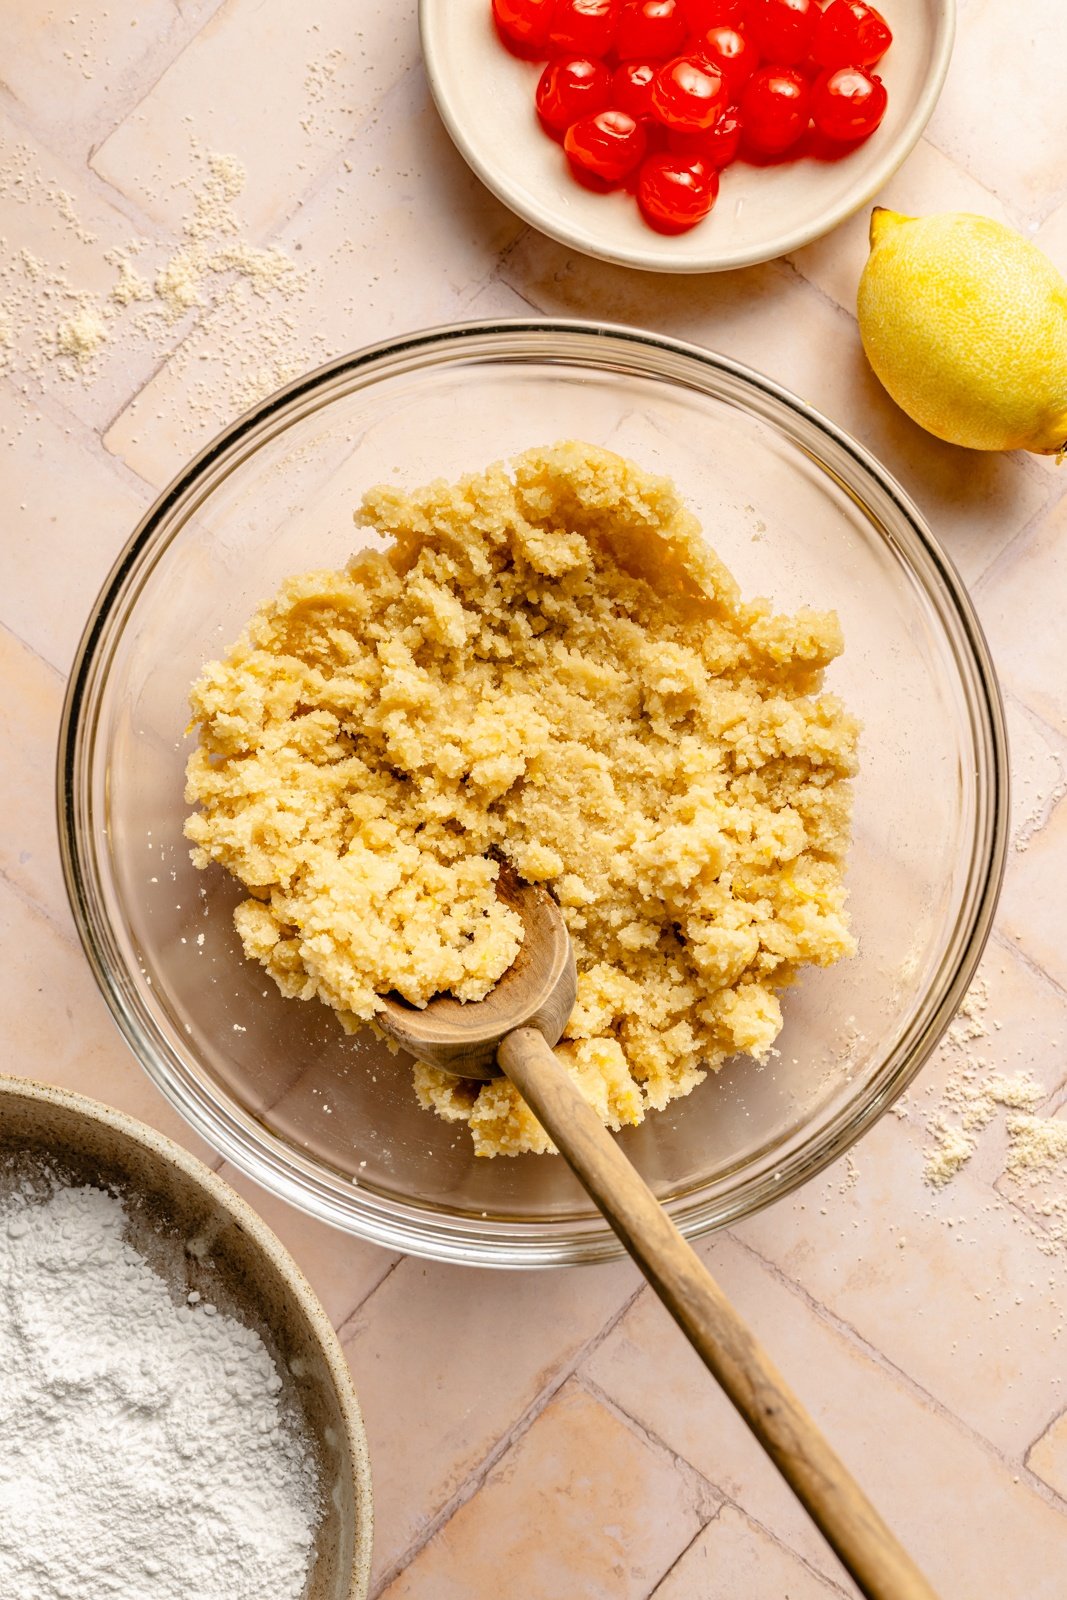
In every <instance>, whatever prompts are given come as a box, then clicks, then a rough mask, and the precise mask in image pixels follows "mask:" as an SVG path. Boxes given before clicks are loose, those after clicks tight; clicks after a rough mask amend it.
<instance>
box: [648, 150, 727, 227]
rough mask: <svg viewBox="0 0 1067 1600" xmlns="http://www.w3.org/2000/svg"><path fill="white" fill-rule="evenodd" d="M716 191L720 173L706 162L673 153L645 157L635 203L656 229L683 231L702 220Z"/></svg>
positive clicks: (666, 152) (698, 158)
mask: <svg viewBox="0 0 1067 1600" xmlns="http://www.w3.org/2000/svg"><path fill="white" fill-rule="evenodd" d="M718 193H719V174H718V173H717V172H716V171H715V168H714V167H713V166H711V165H710V164H709V163H708V162H706V161H702V160H701V159H700V157H699V156H697V157H695V158H691V157H687V156H679V155H672V153H671V152H670V151H669V150H662V151H658V152H657V153H656V154H655V155H651V156H648V157H646V159H645V161H644V163H643V164H642V167H641V171H640V173H639V175H638V179H637V203H638V205H639V206H640V207H641V215H642V216H643V217H644V219H645V221H646V222H647V223H648V224H649V225H650V226H651V227H653V228H655V229H656V230H657V232H659V233H684V232H685V231H686V229H687V228H692V227H695V226H696V224H697V223H698V222H702V221H703V220H704V218H705V217H706V216H707V214H708V212H709V211H710V210H711V208H712V206H713V205H714V204H715V201H716V198H717V196H718Z"/></svg>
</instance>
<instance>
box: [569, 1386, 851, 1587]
mask: <svg viewBox="0 0 1067 1600" xmlns="http://www.w3.org/2000/svg"><path fill="white" fill-rule="evenodd" d="M578 1382H579V1383H580V1384H581V1385H582V1387H583V1388H585V1389H587V1390H588V1391H589V1393H590V1394H592V1395H593V1396H594V1397H595V1398H596V1399H597V1400H599V1401H601V1402H602V1404H604V1405H605V1406H606V1407H607V1408H608V1409H609V1410H611V1411H614V1412H617V1413H618V1414H619V1415H620V1416H622V1417H625V1419H626V1420H627V1422H629V1423H630V1424H631V1425H632V1426H633V1427H634V1428H635V1429H636V1431H637V1432H638V1433H639V1434H640V1435H641V1436H642V1437H643V1438H645V1439H647V1440H649V1442H650V1443H652V1444H655V1445H657V1446H658V1447H659V1448H660V1449H661V1450H665V1451H666V1453H667V1454H668V1455H669V1456H670V1457H671V1459H672V1460H673V1461H675V1462H676V1463H677V1464H678V1465H679V1466H681V1467H684V1468H685V1469H686V1471H687V1472H691V1473H693V1474H695V1475H696V1477H697V1478H698V1479H699V1480H700V1481H701V1483H703V1484H704V1485H706V1487H707V1488H708V1489H710V1490H711V1492H712V1493H713V1494H714V1495H715V1496H716V1498H717V1499H718V1500H719V1501H720V1504H719V1507H718V1509H717V1510H716V1512H715V1515H714V1516H713V1517H709V1519H708V1521H707V1522H706V1523H705V1525H704V1527H705V1528H708V1527H710V1526H711V1524H712V1523H713V1522H714V1521H715V1520H716V1519H717V1518H718V1516H719V1515H720V1513H721V1512H722V1510H723V1508H724V1507H725V1506H732V1507H733V1509H734V1510H735V1511H737V1512H739V1513H740V1514H741V1516H743V1517H745V1518H746V1519H747V1521H749V1522H752V1523H754V1524H755V1526H756V1527H757V1528H759V1529H760V1530H761V1531H762V1532H763V1533H765V1534H766V1535H767V1537H768V1538H769V1539H771V1540H773V1542H774V1543H775V1544H776V1545H777V1546H778V1547H779V1549H781V1550H785V1551H786V1552H787V1553H788V1554H789V1555H791V1556H793V1557H794V1559H795V1560H797V1561H799V1562H801V1563H802V1565H803V1566H805V1567H806V1568H807V1569H808V1571H809V1572H811V1573H812V1574H813V1575H814V1576H815V1577H817V1578H818V1579H819V1580H820V1581H821V1582H824V1583H825V1584H826V1585H827V1586H828V1587H830V1588H832V1589H833V1591H834V1592H835V1593H839V1594H841V1595H842V1596H843V1600H852V1597H851V1596H850V1595H849V1593H848V1591H847V1590H844V1589H841V1588H840V1587H839V1586H838V1585H836V1584H835V1582H834V1580H833V1579H832V1578H830V1577H829V1576H828V1575H827V1574H826V1573H824V1572H821V1571H820V1570H819V1569H818V1568H817V1567H813V1566H812V1564H811V1562H810V1561H809V1560H808V1559H807V1557H806V1556H804V1555H803V1554H802V1553H801V1551H799V1550H797V1549H795V1548H794V1547H793V1546H792V1545H791V1544H787V1543H786V1542H785V1541H784V1540H783V1539H782V1538H781V1537H780V1536H779V1535H778V1534H776V1533H775V1532H774V1531H773V1530H772V1529H771V1528H769V1527H767V1525H766V1523H764V1522H762V1521H761V1520H760V1518H759V1517H757V1516H755V1515H754V1513H753V1512H751V1511H750V1510H749V1509H748V1508H747V1507H746V1506H745V1505H744V1504H743V1503H742V1502H741V1501H740V1500H738V1499H736V1497H735V1496H734V1495H731V1494H729V1493H728V1492H727V1491H726V1490H725V1489H723V1488H721V1487H720V1485H719V1484H717V1483H713V1482H712V1480H711V1479H710V1478H709V1477H708V1476H707V1474H706V1473H704V1472H702V1471H701V1470H700V1468H699V1467H696V1466H694V1465H693V1463H692V1462H691V1461H690V1460H689V1458H688V1457H687V1456H684V1455H682V1454H681V1452H680V1451H678V1450H675V1449H674V1447H673V1446H672V1445H670V1444H668V1443H667V1441H666V1440H665V1439H663V1438H662V1437H661V1436H660V1435H659V1434H658V1433H657V1432H656V1430H655V1429H654V1428H650V1427H649V1426H648V1424H647V1423H645V1422H642V1421H641V1420H640V1419H639V1418H638V1417H635V1416H634V1415H633V1414H632V1412H630V1411H628V1410H627V1409H626V1406H625V1405H624V1404H623V1403H622V1401H620V1400H616V1399H614V1398H613V1397H612V1396H611V1395H609V1394H608V1393H607V1392H606V1390H604V1389H602V1388H601V1386H600V1384H598V1383H597V1382H596V1380H595V1379H594V1378H590V1377H588V1376H587V1375H585V1374H583V1373H579V1374H578ZM709 1382H710V1383H713V1384H714V1383H715V1380H714V1378H710V1377H709ZM715 1386H716V1388H719V1386H718V1385H717V1384H716V1385H715ZM719 1392H720V1393H723V1397H724V1398H727V1397H726V1396H725V1393H724V1391H722V1390H721V1389H719ZM728 1403H729V1402H728ZM742 1420H744V1419H743V1418H742ZM766 1461H767V1466H768V1469H769V1471H771V1472H772V1473H777V1468H776V1467H775V1466H774V1464H773V1462H772V1461H771V1459H770V1456H767V1458H766ZM783 1481H784V1480H783ZM792 1492H793V1491H792V1490H790V1493H792ZM797 1503H798V1504H799V1503H800V1502H799V1501H798V1502H797ZM813 1526H814V1524H813ZM703 1532H704V1528H701V1529H699V1530H698V1531H697V1533H696V1534H694V1536H693V1539H692V1540H691V1541H690V1545H692V1544H693V1543H695V1541H696V1539H698V1538H699V1537H700V1534H701V1533H703ZM689 1547H690V1546H687V1547H686V1549H688V1548H689ZM829 1548H830V1546H829V1544H827V1549H829ZM682 1553H683V1554H684V1553H685V1552H684V1551H683V1552H682ZM680 1559H681V1557H680V1556H679V1558H678V1560H680ZM677 1564H678V1562H677V1561H675V1562H674V1563H673V1565H672V1567H671V1569H670V1570H671V1571H673V1568H674V1566H677ZM667 1576H668V1574H667V1573H664V1576H663V1578H661V1579H660V1583H663V1582H664V1579H665V1578H666V1577H667ZM658 1587H659V1585H658V1584H657V1588H658ZM649 1600H654V1595H652V1596H650V1597H649Z"/></svg>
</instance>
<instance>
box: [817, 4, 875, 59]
mask: <svg viewBox="0 0 1067 1600" xmlns="http://www.w3.org/2000/svg"><path fill="white" fill-rule="evenodd" d="M892 43H893V35H892V33H891V32H890V30H889V24H888V23H887V22H886V20H885V18H884V17H883V16H882V14H881V12H879V11H876V10H875V9H874V7H873V6H869V5H866V4H864V0H831V3H830V5H828V6H827V8H826V10H825V11H824V12H823V13H822V15H821V17H820V18H819V21H818V26H817V27H816V29H815V39H814V42H813V43H812V47H811V54H812V58H813V60H815V61H817V62H818V64H819V66H820V67H873V66H874V65H875V63H876V62H878V61H881V59H882V57H883V56H884V55H885V53H886V51H887V50H888V49H889V46H890V45H891V44H892Z"/></svg>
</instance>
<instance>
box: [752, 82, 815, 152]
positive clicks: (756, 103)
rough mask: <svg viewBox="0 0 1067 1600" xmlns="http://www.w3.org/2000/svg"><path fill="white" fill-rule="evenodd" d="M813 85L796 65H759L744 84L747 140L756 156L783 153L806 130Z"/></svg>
mask: <svg viewBox="0 0 1067 1600" xmlns="http://www.w3.org/2000/svg"><path fill="white" fill-rule="evenodd" d="M810 113H811V88H810V87H809V85H808V82H807V79H806V78H805V77H804V75H803V73H800V72H798V71H797V70H796V68H795V67H760V68H759V70H758V71H756V72H754V73H753V74H752V76H751V78H749V80H748V82H747V83H746V84H745V87H744V92H743V93H742V95H741V116H742V118H743V119H744V125H745V142H746V144H747V145H749V146H750V147H751V148H752V150H753V151H755V153H756V154H757V155H762V156H780V155H783V154H784V153H785V151H786V150H788V149H790V147H791V146H792V145H794V144H796V142H797V140H798V139H799V138H801V136H802V135H803V134H804V133H806V132H807V127H808V119H809V116H810Z"/></svg>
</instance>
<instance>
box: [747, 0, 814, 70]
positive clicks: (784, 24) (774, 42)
mask: <svg viewBox="0 0 1067 1600" xmlns="http://www.w3.org/2000/svg"><path fill="white" fill-rule="evenodd" d="M821 17H822V13H821V11H820V10H819V7H818V4H817V3H816V0H752V4H751V9H750V11H749V32H750V33H751V34H752V37H753V38H754V39H755V41H756V43H757V45H758V46H759V49H760V54H761V55H762V56H763V59H764V61H768V62H772V63H773V64H774V65H775V66H776V67H795V66H796V65H797V64H798V62H801V61H803V60H805V59H806V57H807V56H809V55H810V54H811V47H812V44H813V43H814V40H815V30H816V28H817V27H818V24H819V21H820V19H821Z"/></svg>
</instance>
